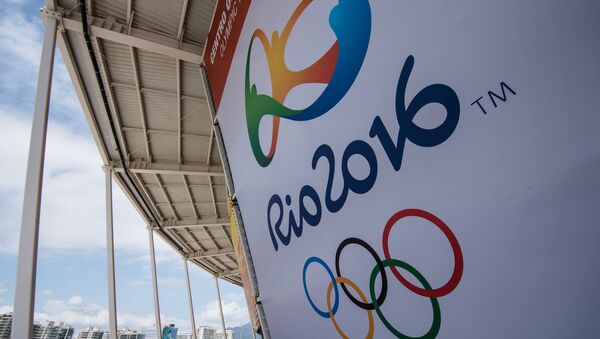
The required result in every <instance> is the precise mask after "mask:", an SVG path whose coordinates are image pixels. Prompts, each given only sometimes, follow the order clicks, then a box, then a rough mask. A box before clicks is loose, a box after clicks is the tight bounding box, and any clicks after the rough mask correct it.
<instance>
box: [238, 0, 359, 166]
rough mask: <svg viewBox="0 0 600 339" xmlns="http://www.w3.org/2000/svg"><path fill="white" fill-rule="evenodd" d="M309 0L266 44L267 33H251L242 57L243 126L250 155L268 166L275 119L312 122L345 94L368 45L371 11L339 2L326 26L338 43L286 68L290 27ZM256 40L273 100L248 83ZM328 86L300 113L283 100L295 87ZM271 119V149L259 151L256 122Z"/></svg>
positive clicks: (276, 127) (356, 1)
mask: <svg viewBox="0 0 600 339" xmlns="http://www.w3.org/2000/svg"><path fill="white" fill-rule="evenodd" d="M311 2H312V0H303V1H302V2H301V3H300V5H298V7H297V8H296V10H295V11H294V13H293V14H292V16H291V17H290V19H289V20H288V22H287V24H286V25H285V27H284V29H283V31H282V32H281V34H279V33H278V32H273V35H272V39H271V42H270V43H269V39H268V37H267V34H265V32H264V31H262V30H261V29H257V30H256V31H255V32H254V34H253V35H252V39H251V41H250V46H249V48H248V56H247V59H246V83H245V97H246V99H245V101H246V123H247V126H248V135H249V137H250V145H251V147H252V152H253V153H254V157H255V158H256V161H257V162H258V164H259V165H260V166H262V167H267V166H268V165H269V164H270V163H271V161H272V160H273V156H274V155H275V150H276V148H277V138H278V134H279V122H280V118H284V119H289V120H294V121H307V120H311V119H315V118H317V117H319V116H321V115H323V114H325V113H327V112H328V111H329V110H330V109H331V108H333V107H334V106H335V105H336V104H337V103H338V102H339V101H340V100H341V99H342V98H343V97H344V95H346V93H347V92H348V90H349V89H350V87H351V86H352V83H353V82H354V80H355V79H356V77H357V75H358V73H359V71H360V68H361V66H362V63H363V61H364V58H365V55H366V53H367V48H368V46H369V38H370V34H371V8H370V6H369V2H368V0H351V1H348V0H340V2H339V4H338V5H337V6H336V7H334V8H333V9H332V10H331V13H330V14H329V24H330V26H331V29H332V30H333V32H334V33H335V35H336V38H337V41H336V42H335V43H334V44H333V45H332V46H331V47H330V48H329V50H328V51H327V52H326V53H325V54H324V55H323V56H322V57H321V58H319V60H317V61H316V62H314V63H313V64H312V65H310V66H308V67H307V68H305V69H303V70H300V71H292V70H290V69H289V68H288V67H287V65H286V63H285V60H284V55H285V48H286V45H287V41H288V38H289V36H290V33H291V31H292V29H293V28H294V26H295V24H296V22H297V21H298V18H299V17H300V15H301V14H302V13H303V12H304V11H305V10H306V8H307V7H308V6H309V5H310V4H311ZM255 39H258V41H260V42H261V44H262V46H263V48H264V50H265V54H266V58H267V63H268V66H269V72H270V75H271V88H272V91H273V93H272V96H269V95H266V94H259V93H257V89H256V85H254V84H250V61H251V60H250V59H251V58H250V54H251V52H252V46H253V43H254V40H255ZM308 83H322V84H327V86H326V87H325V89H324V90H323V92H322V93H321V95H320V96H319V97H318V98H317V99H316V100H315V101H314V102H313V103H312V104H310V105H309V106H308V107H306V108H304V109H298V110H295V109H291V108H289V107H286V106H285V105H284V104H283V102H284V101H285V98H286V97H287V95H288V93H289V92H290V91H291V90H292V89H293V88H295V87H296V86H298V85H301V84H308ZM266 115H271V116H273V130H272V134H271V146H270V149H269V152H268V153H266V154H265V153H264V152H263V150H262V148H261V145H260V136H259V126H260V122H261V119H262V118H263V117H264V116H266Z"/></svg>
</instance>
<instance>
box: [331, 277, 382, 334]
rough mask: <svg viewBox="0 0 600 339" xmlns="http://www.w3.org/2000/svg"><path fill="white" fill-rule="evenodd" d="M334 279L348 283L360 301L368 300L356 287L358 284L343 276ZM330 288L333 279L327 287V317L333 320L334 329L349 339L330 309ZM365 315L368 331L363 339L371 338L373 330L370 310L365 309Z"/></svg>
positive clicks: (373, 325) (341, 282) (365, 301)
mask: <svg viewBox="0 0 600 339" xmlns="http://www.w3.org/2000/svg"><path fill="white" fill-rule="evenodd" d="M335 281H336V282H338V283H340V284H348V285H349V286H350V287H352V289H353V290H355V291H356V292H357V293H358V295H359V296H360V299H361V300H362V302H364V303H368V302H369V301H368V300H367V297H365V295H364V294H363V292H362V291H361V290H360V288H358V286H357V285H356V284H355V283H354V282H353V281H352V280H350V279H348V278H344V277H337V278H335ZM332 289H333V281H332V282H330V283H329V286H328V287H327V310H328V311H329V317H330V318H331V321H332V322H333V326H335V329H336V330H337V332H338V334H339V335H340V336H341V337H342V338H344V339H349V338H350V337H348V336H347V335H346V334H345V333H344V332H343V331H342V329H341V328H340V326H339V325H338V323H337V321H335V317H334V315H333V311H332V310H331V290H332ZM367 316H368V317H369V332H368V333H367V336H366V337H365V339H373V331H374V330H375V324H374V322H373V314H372V313H371V310H367Z"/></svg>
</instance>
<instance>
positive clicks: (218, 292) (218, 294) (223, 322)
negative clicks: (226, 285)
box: [215, 275, 227, 338]
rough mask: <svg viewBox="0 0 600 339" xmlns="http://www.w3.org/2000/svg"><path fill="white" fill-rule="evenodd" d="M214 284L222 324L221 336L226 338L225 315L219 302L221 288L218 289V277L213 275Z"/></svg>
mask: <svg viewBox="0 0 600 339" xmlns="http://www.w3.org/2000/svg"><path fill="white" fill-rule="evenodd" d="M215 284H216V285H217V299H218V300H217V301H218V302H219V311H220V312H221V325H222V326H223V338H227V331H226V330H225V317H224V316H223V303H222V302H221V290H220V289H219V278H217V276H216V275H215Z"/></svg>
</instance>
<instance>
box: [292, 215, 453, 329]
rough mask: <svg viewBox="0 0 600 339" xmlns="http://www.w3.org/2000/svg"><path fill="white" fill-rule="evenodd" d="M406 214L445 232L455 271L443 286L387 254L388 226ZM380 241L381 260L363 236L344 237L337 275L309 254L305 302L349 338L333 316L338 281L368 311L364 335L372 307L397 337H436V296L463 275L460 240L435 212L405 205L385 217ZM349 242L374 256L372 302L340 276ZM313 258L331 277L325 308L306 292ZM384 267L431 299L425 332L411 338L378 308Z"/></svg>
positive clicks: (384, 280) (384, 286)
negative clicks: (410, 278)
mask: <svg viewBox="0 0 600 339" xmlns="http://www.w3.org/2000/svg"><path fill="white" fill-rule="evenodd" d="M409 216H414V217H420V218H422V219H426V220H428V221H430V222H431V223H433V224H434V225H436V226H437V227H438V228H439V229H440V230H441V231H442V232H443V233H444V235H445V236H446V238H447V239H448V241H449V242H450V246H451V247H452V252H453V254H454V271H453V273H452V276H451V277H450V279H449V280H448V282H446V283H445V284H444V285H443V286H441V287H439V288H436V289H433V288H432V287H431V285H430V284H429V282H428V281H427V280H426V279H425V277H424V276H423V275H422V274H421V273H419V271H417V269H415V268H414V267H412V266H411V265H409V264H408V263H406V262H404V261H401V260H398V259H391V258H390V251H389V236H390V232H391V229H392V227H393V226H394V225H395V224H396V223H397V222H398V220H400V219H402V218H405V217H409ZM382 242H383V252H384V255H385V259H384V260H381V258H380V257H379V255H378V254H377V252H375V250H374V249H373V247H371V245H369V244H368V243H367V242H365V241H364V240H362V239H358V238H354V237H350V238H347V239H345V240H343V241H342V242H341V243H340V245H339V246H338V248H337V250H336V254H335V272H336V274H337V276H334V275H333V271H332V270H331V268H329V266H328V265H327V264H326V263H325V262H324V261H323V260H322V259H321V258H318V257H310V258H308V259H307V260H306V262H305V263H304V269H303V272H302V283H303V284H304V293H305V294H306V298H307V299H308V302H309V303H310V305H311V306H312V308H313V309H314V310H315V312H317V314H319V315H320V316H321V317H323V318H331V321H332V322H333V326H334V327H335V329H336V331H337V332H338V334H339V335H340V336H341V337H342V338H348V336H346V334H345V333H344V332H343V331H342V330H341V328H340V327H339V325H338V323H337V322H336V320H335V314H336V312H337V309H338V306H339V301H340V299H339V290H338V288H337V284H338V283H339V284H340V285H341V286H342V290H343V291H344V293H345V294H346V296H348V298H349V299H350V300H351V301H352V303H354V304H355V305H356V306H358V307H360V308H362V309H365V310H366V311H367V316H368V318H369V331H368V333H367V337H366V338H372V337H373V332H374V323H373V314H372V312H371V311H372V310H373V309H374V310H375V311H376V312H377V316H378V317H379V319H380V320H381V322H382V323H383V324H384V325H385V327H386V328H387V329H388V330H389V331H390V332H391V333H393V334H394V335H395V336H397V337H398V338H405V339H429V338H435V337H436V336H437V334H438V333H439V331H440V327H441V311H440V305H439V302H438V300H437V298H439V297H442V296H445V295H447V294H448V293H451V292H452V291H453V290H454V289H455V288H456V287H457V286H458V284H459V283H460V280H461V278H462V273H463V266H464V264H463V257H462V250H461V248H460V244H459V243H458V240H457V239H456V236H455V235H454V233H452V231H451V230H450V228H449V227H448V225H446V224H445V223H444V222H443V221H442V220H440V219H439V218H438V217H436V216H434V215H433V214H431V213H429V212H426V211H423V210H419V209H406V210H402V211H399V212H397V213H395V214H394V215H392V216H391V217H390V219H389V220H388V221H387V223H386V225H385V227H384V229H383V238H382ZM349 244H357V245H359V246H361V247H363V248H364V249H366V250H367V251H368V252H369V253H370V254H371V255H372V256H373V258H375V261H376V265H375V267H374V268H373V270H372V271H371V275H370V280H369V296H370V298H371V303H369V300H368V299H367V297H366V296H365V295H364V293H363V292H362V291H361V290H360V288H359V287H358V286H357V285H356V284H355V283H354V282H353V281H351V280H350V279H348V278H346V277H343V276H342V275H341V270H340V257H341V253H342V251H343V249H344V248H345V247H346V246H347V245H349ZM313 262H314V263H317V264H319V265H321V266H323V268H325V270H326V271H327V273H328V274H329V277H330V278H331V282H330V283H329V285H328V287H327V312H324V311H322V310H320V309H319V308H318V307H317V306H316V305H315V304H314V302H313V300H312V299H311V297H310V295H309V294H308V288H307V286H306V270H307V268H308V266H309V265H310V264H311V263H313ZM386 267H389V268H390V270H391V271H392V273H394V276H395V277H396V278H397V279H398V281H400V283H402V285H404V286H405V287H406V288H408V289H409V290H410V291H412V292H413V293H415V294H418V295H420V296H424V297H428V298H429V299H430V300H431V306H432V309H433V322H432V324H431V327H430V329H429V331H427V333H425V334H424V335H423V336H421V337H416V338H413V337H410V336H407V335H405V334H402V333H401V332H400V331H398V330H397V329H396V328H395V327H394V326H392V324H391V323H390V322H389V321H388V320H387V319H386V317H385V316H384V315H383V312H382V311H381V308H380V307H381V305H382V304H383V303H384V302H385V300H386V296H387V288H388V283H387V276H386V273H385V268H386ZM398 267H399V268H402V269H404V270H406V271H407V272H408V273H410V274H412V275H413V276H414V277H415V278H416V279H417V280H418V281H419V283H420V284H421V285H422V286H423V287H418V286H415V285H413V284H412V283H411V282H409V281H408V280H406V279H405V278H404V277H403V276H402V275H401V274H400V272H399V271H398V269H397V268H398ZM379 273H381V278H382V284H381V286H382V287H381V292H380V295H379V297H378V298H376V296H375V282H376V280H377V275H379ZM346 284H347V285H350V287H351V288H352V289H353V290H355V291H356V292H357V293H358V295H359V297H360V300H358V299H357V298H356V297H354V296H353V295H352V294H351V293H350V292H349V291H348V289H347V287H346ZM332 289H335V302H334V305H333V308H332V307H331V290H332Z"/></svg>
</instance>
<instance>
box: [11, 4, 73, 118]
mask: <svg viewBox="0 0 600 339" xmlns="http://www.w3.org/2000/svg"><path fill="white" fill-rule="evenodd" d="M43 32H44V27H43V26H42V22H41V20H40V17H39V15H38V14H37V13H32V15H30V16H29V17H27V16H25V14H24V13H23V12H22V11H19V10H16V9H15V8H12V7H11V6H9V7H8V8H5V7H3V8H1V10H0V55H2V59H1V60H0V67H1V69H2V72H0V81H2V98H3V99H4V100H6V101H7V102H8V101H13V103H15V104H18V105H22V100H21V99H25V100H26V103H28V104H29V105H31V107H33V94H34V93H35V88H36V81H37V72H38V68H39V62H40V56H41V50H42V39H43ZM16 79H18V81H15V80H16ZM52 98H53V100H52V105H53V107H54V108H56V111H55V113H57V114H59V115H69V114H71V113H73V112H79V111H80V110H81V108H80V105H79V102H78V100H77V96H76V95H75V92H74V90H73V86H72V84H71V80H70V77H69V74H68V72H67V68H66V66H65V64H64V62H63V60H62V57H61V55H60V52H59V50H58V48H57V52H56V59H55V66H54V76H53V79H52ZM11 99H13V100H11ZM3 105H6V103H4V104H3ZM26 106H27V105H26Z"/></svg>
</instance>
